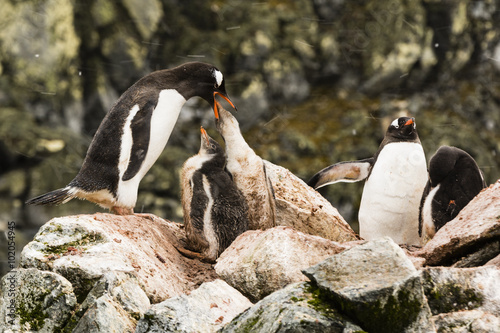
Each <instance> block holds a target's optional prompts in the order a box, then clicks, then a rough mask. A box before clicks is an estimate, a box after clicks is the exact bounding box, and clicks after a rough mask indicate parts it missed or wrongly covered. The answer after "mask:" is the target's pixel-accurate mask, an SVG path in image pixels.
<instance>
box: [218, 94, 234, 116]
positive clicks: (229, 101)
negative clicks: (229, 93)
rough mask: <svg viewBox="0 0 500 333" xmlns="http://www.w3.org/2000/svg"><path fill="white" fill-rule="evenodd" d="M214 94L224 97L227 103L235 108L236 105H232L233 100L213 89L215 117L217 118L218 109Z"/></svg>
mask: <svg viewBox="0 0 500 333" xmlns="http://www.w3.org/2000/svg"><path fill="white" fill-rule="evenodd" d="M215 95H219V96H221V97H222V98H224V99H225V100H226V101H227V102H228V103H229V104H231V106H232V107H233V109H235V110H236V106H234V104H233V102H231V100H230V99H229V98H227V97H226V96H224V95H222V94H221V93H220V92H218V91H214V114H215V119H219V111H218V110H217V101H216V100H215Z"/></svg>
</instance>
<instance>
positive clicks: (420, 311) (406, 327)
mask: <svg viewBox="0 0 500 333" xmlns="http://www.w3.org/2000/svg"><path fill="white" fill-rule="evenodd" d="M303 272H304V274H305V275H307V276H308V277H309V278H310V279H311V281H313V282H314V283H315V284H317V285H318V286H319V288H320V289H321V290H322V291H324V292H327V293H329V294H330V297H331V298H332V299H333V302H334V304H336V306H337V308H339V309H342V312H343V313H345V314H346V315H348V316H349V317H350V318H352V319H354V320H356V322H357V323H358V324H359V325H360V326H361V327H363V329H364V330H368V331H370V332H429V331H433V327H432V324H431V323H430V322H429V318H430V310H429V306H428V305H427V303H426V300H425V296H424V292H423V289H422V283H421V281H420V277H419V274H418V273H417V271H416V269H415V268H414V267H413V264H412V263H411V261H410V260H409V259H408V258H406V256H405V254H404V252H403V250H402V249H401V248H399V246H398V245H397V244H395V243H394V242H393V241H392V240H391V239H390V238H383V239H381V240H376V241H371V242H367V243H366V244H363V245H359V246H356V247H353V248H352V249H350V250H347V251H344V252H342V253H340V254H337V255H335V256H332V257H330V258H328V259H326V260H324V261H322V262H321V263H319V264H317V265H316V266H313V267H310V268H308V269H306V270H304V271H303Z"/></svg>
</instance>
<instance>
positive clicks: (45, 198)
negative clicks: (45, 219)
mask: <svg viewBox="0 0 500 333" xmlns="http://www.w3.org/2000/svg"><path fill="white" fill-rule="evenodd" d="M74 197H75V195H74V189H73V188H71V187H69V186H67V187H64V188H60V189H58V190H55V191H52V192H49V193H45V194H42V195H39V196H37V197H35V198H32V199H29V200H28V201H26V204H28V205H60V204H63V203H66V202H68V201H70V200H71V199H73V198H74Z"/></svg>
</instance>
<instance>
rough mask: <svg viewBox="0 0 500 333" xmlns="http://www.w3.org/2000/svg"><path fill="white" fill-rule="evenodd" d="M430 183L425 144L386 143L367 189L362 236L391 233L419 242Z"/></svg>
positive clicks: (361, 219) (401, 240)
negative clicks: (421, 215) (420, 218)
mask: <svg viewBox="0 0 500 333" xmlns="http://www.w3.org/2000/svg"><path fill="white" fill-rule="evenodd" d="M426 182H427V164H426V161H425V154H424V151H423V149H422V145H420V144H418V143H412V142H398V143H390V144H388V145H386V146H385V147H384V148H383V149H382V151H381V152H380V154H379V156H378V158H377V161H376V162H375V164H374V166H373V169H372V170H371V174H370V176H369V178H368V180H367V181H366V183H365V186H364V189H363V195H362V198H361V206H360V210H359V223H360V235H361V237H363V238H365V239H375V238H380V237H384V236H390V237H391V238H393V240H394V241H395V242H397V243H400V244H401V243H406V244H414V245H419V244H420V240H419V237H418V210H419V206H420V199H421V196H422V192H423V190H424V187H425V184H426Z"/></svg>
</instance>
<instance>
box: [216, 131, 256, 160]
mask: <svg viewBox="0 0 500 333" xmlns="http://www.w3.org/2000/svg"><path fill="white" fill-rule="evenodd" d="M222 136H223V138H224V141H225V143H226V152H227V154H228V158H230V157H231V156H235V155H240V154H244V153H245V152H246V151H248V150H249V149H250V146H249V145H248V143H247V142H246V141H245V138H243V135H241V131H240V129H239V128H231V129H226V130H225V131H223V133H222Z"/></svg>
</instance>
